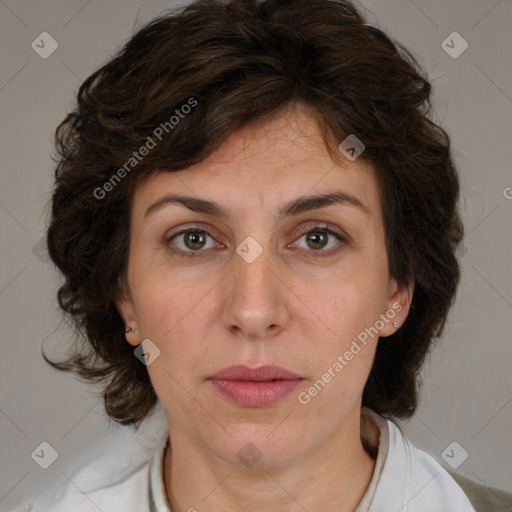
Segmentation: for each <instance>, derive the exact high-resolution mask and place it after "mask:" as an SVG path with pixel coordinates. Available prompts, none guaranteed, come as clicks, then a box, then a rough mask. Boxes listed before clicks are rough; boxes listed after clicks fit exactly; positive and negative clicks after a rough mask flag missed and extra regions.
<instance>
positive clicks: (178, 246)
mask: <svg viewBox="0 0 512 512" xmlns="http://www.w3.org/2000/svg"><path fill="white" fill-rule="evenodd" d="M208 238H210V239H211V243H210V245H209V246H208V245H206V244H207V243H208ZM168 243H169V246H170V247H171V249H172V250H173V251H174V252H176V253H189V254H190V253H194V252H204V251H201V249H209V248H211V247H216V244H215V241H214V240H213V238H212V237H211V235H210V234H209V233H208V232H207V231H204V230H202V229H201V230H200V229H190V228H189V229H185V230H183V231H180V232H179V233H176V234H174V235H173V236H172V237H170V238H169V239H168ZM173 246H174V247H173Z"/></svg>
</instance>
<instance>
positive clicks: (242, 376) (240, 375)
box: [209, 364, 301, 382]
mask: <svg viewBox="0 0 512 512" xmlns="http://www.w3.org/2000/svg"><path fill="white" fill-rule="evenodd" d="M209 378H210V379H218V380H246V381H249V380H252V381H257V382H263V381H268V380H274V379H300V378H301V376H300V375H297V374H296V373H293V372H290V371H288V370H285V369H284V368H281V367H280V366H274V365H268V364H267V365H264V366H258V367H257V368H249V367H248V366H244V365H235V366H228V367H226V368H223V369H222V370H220V371H219V372H217V373H216V374H214V375H211V376H210V377H209Z"/></svg>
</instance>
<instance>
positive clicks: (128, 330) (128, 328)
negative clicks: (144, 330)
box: [124, 327, 133, 334]
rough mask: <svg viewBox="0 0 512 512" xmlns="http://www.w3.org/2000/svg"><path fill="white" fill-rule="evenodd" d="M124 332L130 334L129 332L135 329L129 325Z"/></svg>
mask: <svg viewBox="0 0 512 512" xmlns="http://www.w3.org/2000/svg"><path fill="white" fill-rule="evenodd" d="M124 332H125V333H126V334H128V333H129V332H133V329H132V328H131V327H127V328H126V329H125V330H124Z"/></svg>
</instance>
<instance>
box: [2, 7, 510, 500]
mask: <svg viewBox="0 0 512 512" xmlns="http://www.w3.org/2000/svg"><path fill="white" fill-rule="evenodd" d="M183 3H187V2H182V4H183ZM173 5H178V4H177V3H176V2H174V3H173V2H162V1H160V2H141V1H140V0H139V1H137V0H121V1H120V0H117V1H116V2H115V3H114V2H113V1H112V0H111V1H105V2H99V1H98V0H89V1H87V0H66V1H64V0H47V1H40V2H39V1H38V2H36V1H35V0H17V1H15V0H6V1H2V2H0V48H1V54H0V55H1V66H0V107H1V112H2V116H1V121H0V130H1V132H0V147H1V150H0V158H1V166H0V173H1V179H2V186H1V188H0V223H1V224H0V225H1V231H0V239H1V246H2V259H1V266H0V308H1V326H0V333H1V338H2V358H1V359H0V361H1V363H0V364H1V377H0V384H1V392H2V399H1V408H0V428H1V432H2V435H1V438H0V439H1V441H0V442H1V451H0V460H1V468H0V508H1V509H2V510H6V509H9V508H11V507H14V506H16V505H19V504H22V503H24V502H25V500H27V499H28V498H29V497H32V496H34V495H37V494H39V493H41V492H43V491H45V490H48V489H53V488H55V486H56V485H58V484H59V483H61V482H63V481H65V480H66V479H73V471H74V470H75V469H76V468H78V467H79V466H81V465H82V464H83V463H84V462H86V461H90V460H92V459H94V458H95V457H97V456H99V455H100V454H105V453H107V454H108V453H112V454H113V457H114V458H113V459H112V460H114V461H115V460H117V461H120V460H123V461H126V463H127V464H129V463H132V462H133V461H134V460H136V459H137V458H138V457H143V456H145V455H144V454H147V450H150V449H151V446H152V444H153V443H154V441H155V439H156V436H157V435H158V434H159V433H160V432H162V430H163V429H165V418H164V415H163V411H162V410H160V411H159V412H158V414H157V415H156V416H155V417H154V418H153V420H151V421H150V422H148V424H147V425H145V426H144V428H143V429H142V431H141V432H139V433H138V434H137V435H134V434H132V433H131V431H130V430H129V429H126V428H121V427H118V426H115V425H113V424H109V423H108V422H107V421H106V420H105V418H104V415H103V404H102V400H101V398H99V397H98V396H97V395H94V394H93V393H92V392H93V391H95V390H96V391H98V390H99V388H96V389H94V388H91V387H87V386H86V385H84V384H81V383H80V382H77V381H75V380H74V378H73V377H71V376H69V375H67V374H61V373H59V372H56V371H54V370H53V369H51V368H50V367H49V366H47V365H46V364H45V363H44V361H43V360H42V359H41V357H40V347H41V343H42V341H43V340H45V346H46V347H47V348H48V349H52V347H53V348H55V349H57V347H58V346H59V344H63V343H65V342H66V340H67V339H69V336H70V333H69V331H68V329H67V327H66V325H65V322H63V321H62V318H61V315H60V312H59V311H58V308H57V306H56V301H55V294H56V289H57V285H58V283H59V277H58V276H57V274H56V272H55V271H54V269H53V266H52V264H51V263H49V262H48V261H47V257H46V255H45V252H44V248H43V249H41V245H40V242H39V241H40V239H41V237H42V236H43V233H44V227H45V221H46V219H45V214H44V206H45V204H46V202H47V201H48V199H49V193H50V188H51V184H52V162H51V160H50V157H49V155H50V153H51V150H52V142H53V131H54V129H55V127H56V126H57V124H58V123H59V122H60V121H61V120H62V119H63V118H64V116H65V113H66V111H69V110H70V109H71V108H72V105H73V100H74V95H75V93H76V91H77V88H78V86H79V85H80V84H81V82H82V81H83V80H84V79H85V78H86V77H87V76H88V75H89V74H90V73H92V72H93V71H94V70H95V69H97V67H99V66H100V65H101V64H102V63H104V62H105V61H106V60H107V59H108V58H109V57H110V56H111V55H112V53H113V52H114V50H116V49H118V48H119V47H120V46H121V45H122V44H123V43H124V42H125V41H126V40H127V38H128V37H129V36H130V35H131V34H132V33H133V30H134V29H136V28H138V27H139V26H140V24H141V23H144V22H146V21H148V20H149V19H150V18H151V16H152V15H153V14H157V13H158V12H160V11H161V10H162V9H164V8H167V7H169V6H173ZM363 5H364V6H365V8H366V9H367V10H368V12H367V15H368V19H369V22H370V23H371V24H377V25H379V26H380V27H381V28H382V29H383V30H385V31H387V32H388V33H389V34H390V35H392V36H393V37H395V38H396V39H398V40H399V41H401V42H403V43H404V44H405V45H406V46H407V47H408V48H410V49H411V50H412V52H413V53H414V54H415V55H416V57H417V58H418V59H419V61H420V63H421V64H422V65H423V66H424V68H425V69H427V70H428V73H429V77H430V79H431V81H432V83H433V86H434V93H435V97H436V103H435V106H436V113H435V116H436V119H437V120H438V121H440V122H441V123H442V125H443V126H444V127H445V128H446V129H447V130H448V132H449V133H450V135H451V137H452V141H453V148H454V154H455V157H456V161H457V164H458V167H459V170H460V173H461V178H462V187H463V198H462V204H461V209H462V214H463V219H464V224H465V227H466V232H467V235H466V239H465V246H464V248H463V251H462V253H461V259H462V265H463V283H462V286H461V288H460V291H459V295H458V299H457V303H456V305H455V307H454V309H453V311H452V314H451V317H450V324H449V326H448V329H447V331H446V333H445V335H444V339H443V342H442V344H441V345H440V346H439V347H438V348H437V349H436V350H435V351H434V352H433V354H432V357H431V359H430V360H429V361H428V362H427V364H426V365H425V368H424V371H423V378H424V388H423V400H422V403H421V406H420V407H419V409H418V412H417V414H416V415H415V416H414V418H412V419H411V420H410V421H409V422H408V423H406V424H405V430H406V432H407V433H408V434H409V436H410V437H411V438H412V440H413V441H414V442H415V443H416V444H417V445H418V446H419V447H421V448H423V449H425V450H426V451H428V452H429V453H431V454H432V455H434V456H435V457H441V454H442V452H443V450H445V448H446V447H448V446H449V445H450V444H451V443H452V442H454V441H456V442H457V443H458V444H459V445H460V447H459V446H455V448H454V451H453V452H451V451H450V450H448V453H449V455H450V456H451V457H452V460H454V459H457V460H459V459H461V458H462V457H463V455H464V452H463V451H462V449H463V450H465V451H467V453H468V458H467V460H465V461H464V462H463V463H462V464H461V465H460V467H459V468H458V470H459V471H460V472H461V473H464V474H466V475H467V476H469V477H470V478H472V479H474V480H477V481H480V482H482V483H484V484H487V485H492V486H496V487H501V488H504V489H508V490H512V469H511V462H510V461H511V460H512V439H511V431H512V428H511V425H512V403H511V402H512V372H511V371H510V362H511V360H512V343H510V332H511V331H512V322H511V317H512V273H511V271H510V263H511V255H512V245H511V237H510V233H511V229H510V226H511V220H512V215H511V213H512V188H510V187H512V173H511V172H510V165H511V164H510V162H511V161H512V149H511V147H512V141H511V140H510V137H511V133H512V99H511V98H512V75H511V66H510V50H511V48H512V45H511V42H512V41H511V40H512V35H511V34H512V30H511V28H512V27H511V23H510V21H511V20H512V4H511V1H510V0H501V1H497V0H478V1H477V0H464V1H462V0H459V1H453V0H452V1H443V0H435V1H426V0H414V1H412V0H374V1H371V0H367V1H364V2H363ZM44 31H46V32H48V33H50V34H51V36H52V37H53V38H54V39H55V40H56V41H57V42H58V45H59V46H58V49H57V50H56V51H55V52H54V53H53V54H52V55H51V56H49V57H48V58H47V59H43V58H41V57H40V56H39V55H38V54H37V53H36V51H34V50H33V49H32V47H31V43H32V41H34V40H36V38H38V36H39V34H41V33H42V32H44ZM454 31H456V32H458V33H459V34H461V36H462V37H463V38H464V39H465V40H466V41H467V42H468V44H469V47H468V49H467V50H466V51H465V52H464V53H462V55H460V56H459V57H458V58H452V57H451V56H449V55H448V54H447V53H446V52H445V50H444V49H443V47H442V46H441V43H442V42H443V41H444V40H445V39H446V38H447V36H448V35H449V34H451V33H452V32H454ZM448 41H450V40H448ZM448 44H450V45H452V46H455V48H454V49H455V50H457V49H458V48H460V46H458V45H459V43H457V42H456V41H455V42H454V43H453V44H452V43H451V42H449V43H448ZM38 242H39V245H38ZM50 352H51V350H50ZM43 441H47V442H49V443H50V444H51V445H52V446H53V447H54V448H55V450H57V452H58V455H59V456H58V458H57V460H56V461H55V462H54V463H53V464H52V465H51V466H50V467H49V468H48V469H42V468H40V467H39V466H38V465H37V464H36V463H35V462H34V460H33V459H32V458H31V453H32V452H33V451H34V450H35V449H36V447H38V445H39V444H40V443H41V442H43ZM144 450H146V451H144ZM141 454H143V455H141ZM109 460H110V459H109ZM107 462H108V461H107V460H106V463H107ZM74 482H75V483H77V482H78V480H76V481H75V480H74Z"/></svg>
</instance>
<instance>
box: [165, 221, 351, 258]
mask: <svg viewBox="0 0 512 512" xmlns="http://www.w3.org/2000/svg"><path fill="white" fill-rule="evenodd" d="M197 232H200V233H206V234H207V235H208V236H210V237H211V238H213V237H212V235H211V234H210V233H209V231H208V230H207V229H205V227H204V226H200V225H195V226H190V227H188V228H186V229H183V230H181V231H178V232H177V233H173V234H172V235H171V236H169V237H167V238H166V243H167V245H168V247H169V249H170V250H171V251H172V252H173V253H174V254H177V255H179V256H180V257H184V258H197V257H200V254H199V253H201V252H204V251H202V250H197V251H183V250H182V249H175V248H173V246H172V245H173V244H171V241H172V240H173V239H174V238H176V237H177V236H180V235H184V234H187V233H197ZM309 233H325V234H328V235H332V236H334V237H335V238H336V239H337V240H338V241H340V242H341V243H342V244H344V243H346V242H347V240H346V239H345V238H344V237H342V236H341V235H340V234H339V233H336V232H335V231H333V230H332V229H329V227H328V226H327V225H325V224H323V225H320V224H317V225H314V226H311V227H310V228H309V229H308V230H307V231H304V232H303V233H302V234H300V235H299V237H298V238H297V239H296V240H299V239H301V238H302V237H303V236H304V235H307V234H309ZM302 250H306V249H302ZM338 250H339V247H338V248H331V249H329V250H327V251H323V250H321V249H320V250H318V251H314V250H310V251H307V252H309V253H311V256H312V257H314V258H326V257H328V256H331V254H332V252H333V251H334V252H337V251H338ZM322 253H327V254H322Z"/></svg>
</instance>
